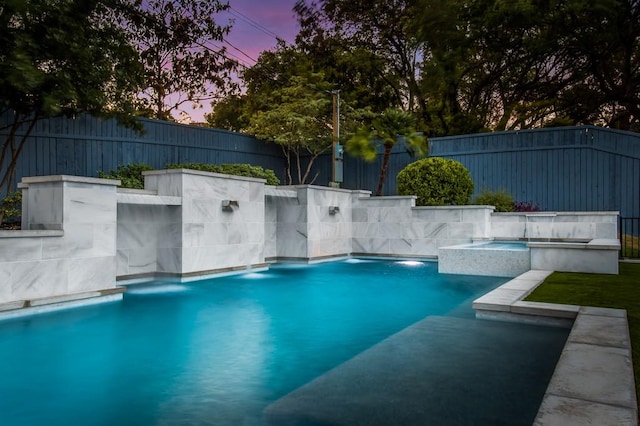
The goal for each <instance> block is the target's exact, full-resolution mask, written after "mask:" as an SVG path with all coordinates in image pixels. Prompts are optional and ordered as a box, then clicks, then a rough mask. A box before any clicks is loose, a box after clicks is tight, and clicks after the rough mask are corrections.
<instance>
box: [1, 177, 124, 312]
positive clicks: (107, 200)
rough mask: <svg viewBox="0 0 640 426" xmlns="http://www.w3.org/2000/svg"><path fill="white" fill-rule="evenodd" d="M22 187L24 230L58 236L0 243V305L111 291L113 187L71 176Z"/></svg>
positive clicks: (112, 183)
mask: <svg viewBox="0 0 640 426" xmlns="http://www.w3.org/2000/svg"><path fill="white" fill-rule="evenodd" d="M25 181H26V182H27V183H26V184H23V187H26V197H25V198H26V206H24V208H25V210H26V211H27V217H26V218H23V221H24V223H23V225H24V226H25V229H60V230H62V232H61V234H60V235H59V236H51V237H48V236H34V237H23V238H3V240H2V243H3V244H1V245H0V279H1V280H2V281H3V284H2V285H1V288H0V303H5V302H11V301H19V300H31V299H41V298H49V297H55V296H63V295H67V294H73V293H81V292H86V291H93V290H102V289H108V288H113V287H114V286H115V273H116V235H117V226H116V217H117V214H116V186H115V185H116V184H117V181H109V180H103V179H86V180H85V179H82V178H77V177H73V176H52V177H39V178H37V179H28V178H27V179H25Z"/></svg>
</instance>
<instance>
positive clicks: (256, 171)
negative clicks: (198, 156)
mask: <svg viewBox="0 0 640 426" xmlns="http://www.w3.org/2000/svg"><path fill="white" fill-rule="evenodd" d="M167 169H190V170H198V171H201V172H211V173H222V174H225V175H233V176H244V177H252V178H258V179H266V181H267V185H280V179H278V177H277V176H276V174H275V173H274V171H273V170H269V169H267V170H264V169H263V168H262V167H260V166H252V165H251V164H221V165H218V164H204V163H180V164H167Z"/></svg>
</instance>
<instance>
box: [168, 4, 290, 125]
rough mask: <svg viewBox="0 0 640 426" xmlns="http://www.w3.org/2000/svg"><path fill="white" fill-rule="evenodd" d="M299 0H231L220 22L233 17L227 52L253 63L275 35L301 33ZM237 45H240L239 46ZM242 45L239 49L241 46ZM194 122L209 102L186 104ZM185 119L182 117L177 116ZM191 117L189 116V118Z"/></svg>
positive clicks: (285, 36) (287, 37) (286, 37)
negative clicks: (198, 105)
mask: <svg viewBox="0 0 640 426" xmlns="http://www.w3.org/2000/svg"><path fill="white" fill-rule="evenodd" d="M295 3H296V0H229V4H230V6H231V10H230V12H229V13H225V14H224V15H221V16H220V24H225V23H226V22H227V20H229V19H230V20H232V28H231V32H230V34H229V35H228V36H227V41H228V42H229V43H228V44H227V43H224V44H223V46H225V47H226V49H227V52H228V56H229V57H231V58H233V59H236V60H237V61H238V62H240V63H241V64H243V65H245V66H252V65H254V64H255V61H253V60H251V59H249V58H248V57H247V56H249V57H251V58H253V59H257V58H258V56H259V55H260V53H261V52H263V51H265V50H272V49H274V48H275V47H276V44H277V41H276V38H275V35H277V36H278V37H280V38H282V39H284V40H286V41H289V42H292V41H293V40H294V39H295V36H296V34H298V29H299V27H298V22H297V21H296V18H295V14H294V12H293V6H294V5H295ZM236 48H237V49H236ZM238 49H239V50H238ZM185 109H186V110H187V113H188V114H189V116H190V118H191V120H190V121H192V122H202V121H205V120H204V114H206V113H208V112H210V111H211V106H210V103H209V102H205V103H204V104H203V105H202V108H199V109H195V110H194V109H191V108H189V107H187V108H185ZM176 118H178V119H180V120H181V121H182V117H176ZM187 121H188V120H187Z"/></svg>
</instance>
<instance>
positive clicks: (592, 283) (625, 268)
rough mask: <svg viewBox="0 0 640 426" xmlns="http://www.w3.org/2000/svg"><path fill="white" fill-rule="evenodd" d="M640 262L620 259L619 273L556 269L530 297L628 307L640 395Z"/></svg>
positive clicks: (531, 298) (530, 298)
mask: <svg viewBox="0 0 640 426" xmlns="http://www.w3.org/2000/svg"><path fill="white" fill-rule="evenodd" d="M639 282H640V263H620V273H619V275H601V274H581V273H572V272H554V273H553V274H552V275H551V276H549V278H547V279H546V281H545V282H544V283H542V284H541V285H540V286H538V288H537V289H536V290H535V291H534V292H533V293H531V295H529V297H528V298H527V300H529V301H534V302H550V303H562V304H570V305H582V306H596V307H602V308H617V309H626V310H627V317H628V321H629V332H630V334H631V347H632V353H633V370H634V372H635V379H636V396H640V386H639V384H640V287H639V285H640V284H639Z"/></svg>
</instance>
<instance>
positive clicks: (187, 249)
mask: <svg viewBox="0 0 640 426" xmlns="http://www.w3.org/2000/svg"><path fill="white" fill-rule="evenodd" d="M118 184H119V182H118V181H113V180H105V179H94V178H81V177H71V176H51V177H38V178H28V179H24V181H23V184H22V189H23V191H24V193H23V199H24V201H23V229H24V230H23V231H2V232H0V242H2V244H1V245H0V304H1V303H6V302H12V301H20V300H30V299H37V298H46V297H53V296H58V295H70V294H79V293H83V292H85V293H86V292H91V291H102V290H109V289H114V288H115V280H116V276H117V278H118V279H119V280H132V279H149V278H152V277H154V276H158V275H170V276H176V277H180V278H190V277H196V276H202V275H208V274H216V273H220V272H229V271H239V270H245V269H248V268H256V267H263V266H266V263H265V262H267V261H275V260H287V259H298V260H303V261H307V260H311V261H312V260H320V259H326V258H331V257H341V256H348V255H352V254H353V255H376V256H395V257H432V258H436V257H437V256H438V255H439V250H440V248H442V247H450V246H454V245H458V244H468V243H472V242H477V241H487V240H492V239H506V240H523V239H529V240H531V241H532V242H531V243H530V244H540V241H545V240H546V241H548V242H550V243H551V244H560V243H557V241H558V240H562V241H569V242H572V243H575V244H583V245H585V247H579V248H576V247H569V246H555V245H554V246H553V247H546V246H544V247H543V246H536V247H533V246H531V247H532V249H533V250H532V262H535V264H536V268H542V267H544V265H547V266H548V267H552V268H553V269H559V270H562V268H563V267H564V266H563V265H562V264H561V263H558V262H560V260H561V259H568V260H567V262H568V263H567V264H570V265H569V266H570V270H574V269H575V270H585V271H593V272H595V270H592V269H593V268H591V269H590V268H589V267H587V266H584V265H583V264H584V263H585V262H584V259H592V258H593V259H592V261H588V260H587V261H586V263H589V264H592V265H596V264H598V265H600V264H601V263H602V262H605V263H606V264H607V265H609V264H612V265H613V264H615V265H616V269H615V270H614V268H613V267H611V268H609V269H607V272H609V273H615V271H617V259H616V253H617V252H616V244H614V243H615V238H616V233H617V213H615V212H613V213H609V212H604V213H597V212H596V213H548V212H543V213H508V214H502V213H499V214H495V213H493V207H491V206H442V207H415V197H412V196H408V197H406V196H405V197H371V193H370V192H368V191H349V190H343V189H337V188H327V187H319V186H312V185H301V186H292V187H267V186H266V185H265V181H264V180H262V179H253V178H244V177H236V176H228V175H220V174H215V173H206V172H198V171H192V170H162V171H151V172H145V190H142V191H137V190H123V189H121V190H117V185H118ZM588 241H592V242H596V241H606V244H604V245H603V244H599V245H598V244H595V243H590V245H589V244H587V243H586V242H588ZM594 244H595V245H594ZM567 250H569V251H567ZM594 256H595V258H594ZM602 256H605V257H606V260H605V259H604V258H603V257H602ZM554 262H555V263H554ZM565 263H566V262H565ZM581 265H582V266H581ZM532 267H533V265H532ZM565 270H566V269H565ZM601 270H602V268H601V267H600V266H599V267H598V268H597V271H601Z"/></svg>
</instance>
